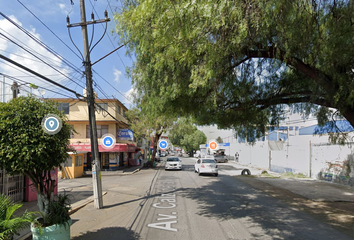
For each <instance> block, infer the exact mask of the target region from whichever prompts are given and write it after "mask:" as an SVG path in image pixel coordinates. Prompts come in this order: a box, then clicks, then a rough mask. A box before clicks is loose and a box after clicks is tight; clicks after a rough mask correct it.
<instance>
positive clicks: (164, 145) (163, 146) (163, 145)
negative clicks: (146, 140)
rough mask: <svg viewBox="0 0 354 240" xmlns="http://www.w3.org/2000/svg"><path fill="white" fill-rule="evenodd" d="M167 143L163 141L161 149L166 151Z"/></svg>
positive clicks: (160, 145) (160, 144)
mask: <svg viewBox="0 0 354 240" xmlns="http://www.w3.org/2000/svg"><path fill="white" fill-rule="evenodd" d="M167 145H168V144H167V142H166V141H165V140H161V141H160V142H159V147H160V148H161V149H166V148H167Z"/></svg>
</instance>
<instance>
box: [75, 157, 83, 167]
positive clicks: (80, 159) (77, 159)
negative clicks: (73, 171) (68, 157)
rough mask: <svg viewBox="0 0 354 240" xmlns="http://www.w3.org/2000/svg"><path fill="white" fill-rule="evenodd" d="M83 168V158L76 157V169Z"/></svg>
mask: <svg viewBox="0 0 354 240" xmlns="http://www.w3.org/2000/svg"><path fill="white" fill-rule="evenodd" d="M80 166H82V156H81V155H80V156H75V167H80Z"/></svg>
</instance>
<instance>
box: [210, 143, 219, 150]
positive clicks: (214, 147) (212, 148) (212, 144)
mask: <svg viewBox="0 0 354 240" xmlns="http://www.w3.org/2000/svg"><path fill="white" fill-rule="evenodd" d="M209 148H210V149H211V150H216V149H217V148H218V143H217V142H216V141H210V142H209Z"/></svg>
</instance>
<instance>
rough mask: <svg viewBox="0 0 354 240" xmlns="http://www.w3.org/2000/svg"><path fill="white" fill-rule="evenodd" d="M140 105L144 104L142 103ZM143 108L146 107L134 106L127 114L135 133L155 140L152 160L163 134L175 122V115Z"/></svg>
mask: <svg viewBox="0 0 354 240" xmlns="http://www.w3.org/2000/svg"><path fill="white" fill-rule="evenodd" d="M140 106H144V105H143V104H140ZM142 109H146V108H144V107H143V108H140V109H139V108H133V109H131V110H129V111H128V112H127V113H126V114H127V117H128V120H129V123H130V128H131V129H132V130H133V131H134V134H136V135H138V137H139V138H145V139H147V140H148V141H149V140H150V139H149V138H150V137H151V136H153V137H152V140H153V146H154V149H153V153H152V161H154V159H155V155H156V152H157V144H158V141H159V139H160V137H161V135H162V134H163V133H164V132H166V131H167V129H168V128H170V127H171V126H172V124H173V120H175V118H174V117H171V116H168V115H164V114H155V113H156V112H153V111H145V112H143V110H142Z"/></svg>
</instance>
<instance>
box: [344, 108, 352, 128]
mask: <svg viewBox="0 0 354 240" xmlns="http://www.w3.org/2000/svg"><path fill="white" fill-rule="evenodd" d="M342 114H343V116H344V117H345V118H346V119H347V121H348V122H349V123H350V125H352V127H353V128H354V108H348V109H347V110H346V111H345V112H343V113H342Z"/></svg>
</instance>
